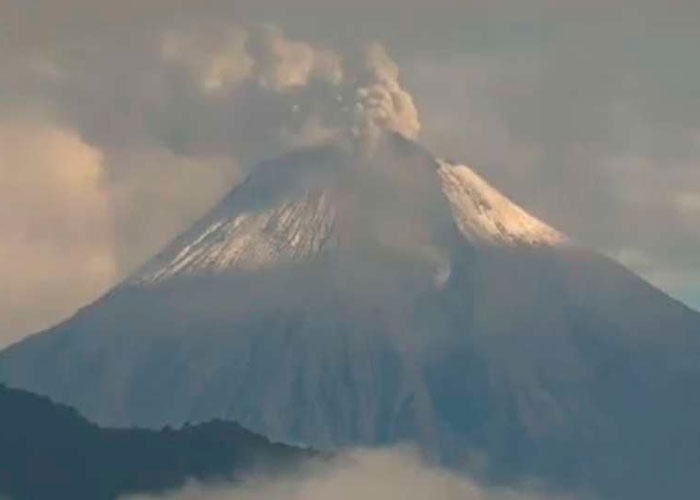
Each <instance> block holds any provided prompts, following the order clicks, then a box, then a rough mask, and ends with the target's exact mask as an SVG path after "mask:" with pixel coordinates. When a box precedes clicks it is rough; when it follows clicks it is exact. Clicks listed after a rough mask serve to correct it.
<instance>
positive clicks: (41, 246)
mask: <svg viewBox="0 0 700 500" xmlns="http://www.w3.org/2000/svg"><path fill="white" fill-rule="evenodd" d="M0 158H1V160H0V199H1V200H2V205H1V206H2V209H1V210H0V241H2V244H0V283H2V287H3V290H4V293H2V294H0V319H1V320H0V321H1V323H0V329H1V330H0V346H2V345H5V344H7V343H8V342H11V341H13V340H17V339H18V338H19V337H20V336H21V335H22V334H26V333H29V332H31V331H33V330H36V329H39V328H42V327H46V326H49V325H48V323H50V322H51V321H53V320H55V319H56V318H59V317H62V316H65V315H68V314H70V313H72V312H73V311H74V310H75V309H76V308H77V307H79V306H81V305H83V304H84V303H85V302H87V301H89V300H91V299H94V298H95V297H96V296H97V295H98V294H99V293H100V292H101V291H103V290H104V289H105V288H106V287H107V286H108V285H110V284H111V283H112V281H113V279H114V277H115V274H116V269H115V267H116V266H115V255H114V239H113V236H114V234H113V220H112V215H113V214H112V211H111V210H110V204H109V194H108V192H107V190H106V189H105V186H104V184H103V174H104V164H103V158H102V155H101V154H100V152H99V150H96V149H95V148H93V147H91V146H89V145H87V144H85V143H84V142H83V141H81V139H80V137H79V136H78V135H77V134H76V133H75V131H72V130H70V129H64V128H61V127H58V126H55V125H49V124H46V123H44V122H37V121H36V120H34V119H26V120H18V119H15V120H12V121H3V122H0Z"/></svg>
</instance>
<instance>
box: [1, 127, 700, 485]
mask: <svg viewBox="0 0 700 500" xmlns="http://www.w3.org/2000/svg"><path fill="white" fill-rule="evenodd" d="M0 380H2V381H3V382H6V383H7V384H9V385H12V386H15V387H21V388H24V389H28V390H31V391H34V392H37V393H40V394H44V395H48V396H50V397H51V398H53V399H55V400H58V401H60V402H63V403H67V404H70V405H73V406H74V407H76V408H78V409H79V410H80V411H81V412H82V413H84V414H85V415H86V416H88V417H89V418H90V419H92V420H94V421H96V422H98V423H100V424H103V425H110V426H131V425H136V426H146V427H161V426H163V425H166V424H168V425H181V424H184V423H185V422H201V421H206V420H209V419H212V418H227V419H232V420H235V421H237V422H240V423H241V424H242V425H244V426H245V427H247V428H250V429H251V430H254V431H256V432H258V433H261V434H263V435H265V436H267V437H268V438H270V439H273V440H277V441H284V442H288V443H304V444H305V445H309V446H312V447H314V448H317V449H321V450H326V449H337V448H339V447H344V446H382V445H391V444H394V443H402V442H413V443H416V444H417V446H418V447H419V448H420V449H421V450H422V451H423V452H424V453H425V454H426V455H427V456H428V457H431V458H432V459H434V460H437V461H440V462H442V463H444V464H447V465H449V466H451V467H454V468H468V469H470V470H471V471H472V472H473V471H474V470H475V469H478V471H479V473H480V474H483V476H484V478H486V480H493V481H496V482H499V481H500V482H504V481H510V480H516V479H522V478H530V477H536V478H540V479H542V480H543V481H545V482H547V483H548V484H551V485H553V486H554V487H561V488H564V489H566V490H568V491H573V490H575V491H583V492H593V493H595V494H602V495H604V498H630V499H632V498H634V499H639V498H655V499H656V498H663V497H667V496H668V495H669V494H670V495H671V496H672V497H673V498H696V497H697V492H698V491H700V479H699V478H698V476H697V471H698V470H700V315H698V314H697V313H696V312H694V311H692V310H690V309H688V308H687V307H685V306H684V305H682V304H681V303H679V302H677V301H675V300H673V299H671V298H670V297H668V296H666V295H665V294H664V293H662V292H660V291H659V290H657V289H655V288H653V287H652V286H651V285H649V284H648V283H646V282H645V281H643V280H642V279H641V278H639V277H637V276H636V275H634V274H633V273H631V272H629V271H628V270H626V269H625V268H624V267H622V266H621V265H619V264H617V263H615V262H613V261H611V260H609V259H607V258H605V257H604V256H602V255H599V254H597V253H595V252H592V251H589V250H586V249H584V248H582V247H581V246H579V245H578V244H576V243H575V242H573V241H571V240H570V239H569V238H567V237H566V236H565V235H563V234H562V233H561V232H559V231H557V230H556V229H554V228H552V227H550V226H548V225H547V224H545V223H543V222H542V221H540V220H538V219H537V218H535V217H533V216H531V215H530V214H528V213H527V212H526V211H524V210H523V209H522V208H520V207H518V206H517V205H516V204H515V203H513V202H511V201H510V200H508V199H507V198H506V197H505V196H504V195H502V194H500V193H499V192H498V191H496V190H495V189H494V188H492V187H491V186H490V185H489V184H488V183H487V182H486V181H484V180H483V179H482V178H481V177H480V176H479V175H478V174H477V173H475V172H474V171H473V170H472V169H470V168H469V167H467V166H464V165H460V164H457V163H453V162H450V161H446V160H442V159H438V158H435V157H434V156H433V155H432V154H430V153H429V152H428V151H427V150H425V149H424V148H423V147H421V146H420V145H418V144H417V143H415V142H413V141H411V140H408V139H406V138H404V137H402V136H400V135H398V134H394V133H388V132H387V133H383V134H382V136H381V138H380V139H379V140H378V141H377V143H376V144H374V146H373V148H372V150H371V151H367V150H365V149H363V148H358V147H357V145H356V144H354V143H353V142H352V141H350V140H338V141H333V142H330V143H327V144H324V145H321V146H315V147H309V148H307V149H303V150H299V151H296V152H293V153H291V154H289V155H286V156H284V157H282V158H279V159H276V160H273V161H268V162H264V163H262V164H260V165H259V166H258V167H256V168H255V169H254V170H253V171H252V173H251V174H250V175H249V177H248V178H247V179H246V180H245V181H244V182H242V183H241V184H240V185H238V186H237V187H236V188H235V189H234V190H233V191H232V192H231V193H230V194H229V195H228V196H226V197H225V198H224V199H223V200H222V201H221V202H220V203H219V205H218V206H216V207H215V208H214V210H212V211H211V212H210V213H209V214H207V215H206V216H205V217H203V218H202V219H201V220H200V221H199V222H197V223H195V224H194V225H193V227H191V228H190V229H189V230H187V231H186V232H185V233H184V234H182V235H180V236H179V237H178V238H176V239H175V240H174V241H173V242H172V243H170V244H169V245H168V246H167V247H166V248H165V249H164V250H163V251H162V252H160V253H159V254H158V255H156V256H155V257H153V258H152V259H151V260H150V261H148V262H147V263H146V264H145V265H144V266H143V267H142V268H141V269H139V270H138V271H136V272H135V273H134V274H133V275H131V276H130V277H128V278H127V279H126V280H125V281H124V282H123V283H121V284H119V285H118V286H117V287H115V288H114V289H113V290H111V291H110V292H109V293H107V294H106V295H105V296H103V297H102V298H100V299H99V300H97V301H96V302H95V303H93V304H91V305H89V306H87V307H85V308H84V309H82V310H81V311H79V312H78V313H77V314H76V315H75V316H74V317H72V318H70V319H69V320H67V321H65V322H63V323H61V324H59V325H57V326H55V327H53V328H51V329H49V330H47V331H45V332H42V333H39V334H36V335H34V336H31V337H29V338H27V339H25V340H23V341H22V342H20V343H18V344H16V345H14V346H12V347H10V348H8V349H7V350H5V351H4V352H2V353H1V354H0ZM475 464H478V465H475Z"/></svg>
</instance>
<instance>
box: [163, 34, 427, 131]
mask: <svg viewBox="0 0 700 500" xmlns="http://www.w3.org/2000/svg"><path fill="white" fill-rule="evenodd" d="M215 33H216V32H215ZM163 56H164V57H165V59H166V60H168V61H171V62H176V63H177V62H180V63H183V64H185V65H186V66H188V67H189V69H190V70H192V71H193V72H194V73H195V74H196V75H197V78H198V81H199V86H200V88H201V89H202V90H203V91H204V92H205V93H208V94H211V95H216V94H219V95H225V94H227V93H229V92H231V93H235V92H236V89H238V90H239V91H240V89H242V88H245V89H247V91H248V94H247V97H249V98H250V95H251V94H258V95H257V97H258V98H265V99H266V100H268V101H272V100H275V101H276V102H277V103H278V104H282V103H283V104H284V105H285V106H286V107H287V108H288V109H289V110H290V111H291V113H290V115H289V116H287V117H286V118H287V119H286V120H282V121H284V122H286V125H287V126H286V127H285V130H284V131H283V132H282V134H281V135H282V137H286V138H288V139H291V138H292V137H293V138H294V140H291V142H292V143H293V144H294V145H298V144H299V143H303V142H314V141H318V140H319V139H325V138H327V137H328V136H330V135H333V134H336V133H347V132H351V133H352V134H353V135H354V136H356V137H372V136H374V135H375V133H376V131H378V130H383V129H384V130H392V131H395V132H399V133H401V134H403V135H404V136H406V137H409V138H416V137H417V136H418V133H419V131H420V120H419V117H418V110H417V108H416V105H415V104H414V101H413V98H412V96H411V95H410V94H409V93H408V92H407V91H406V90H405V89H404V88H403V87H402V86H401V84H400V83H399V68H398V66H397V64H396V63H395V62H394V61H393V60H392V59H391V57H390V56H389V54H388V53H387V51H386V49H385V48H384V46H383V45H381V44H379V43H376V42H375V43H370V44H368V45H366V46H365V47H363V48H361V49H360V50H355V51H354V52H353V53H348V54H346V53H338V52H336V51H333V50H330V49H326V48H319V47H314V46H312V45H311V44H309V43H306V42H301V41H295V40H291V39H289V38H288V37H287V36H286V35H285V34H284V33H283V32H282V31H281V30H279V29H278V28H276V27H274V26H267V25H265V26H257V27H253V28H241V27H234V28H231V27H227V28H225V29H221V30H219V32H218V34H214V35H212V34H211V33H208V34H205V35H203V34H202V32H201V31H198V32H196V33H194V34H192V35H189V36H184V37H183V36H182V35H181V34H177V35H173V36H171V37H169V38H166V41H165V43H164V45H163ZM251 86H252V87H253V88H256V89H257V92H254V91H252V90H251ZM261 108H262V107H261Z"/></svg>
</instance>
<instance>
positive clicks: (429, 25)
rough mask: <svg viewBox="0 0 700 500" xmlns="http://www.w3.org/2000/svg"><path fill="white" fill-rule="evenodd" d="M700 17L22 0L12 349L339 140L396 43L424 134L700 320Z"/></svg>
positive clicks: (6, 6)
mask: <svg viewBox="0 0 700 500" xmlns="http://www.w3.org/2000/svg"><path fill="white" fill-rule="evenodd" d="M699 26H700V3H698V2H697V1H688V2H685V1H680V0H670V1H666V2H661V1H653V2H652V1H649V0H620V1H605V2H603V1H598V0H585V1H584V0H578V1H568V2H567V1H554V0H549V1H547V0H518V1H515V0H513V1H494V0H490V1H486V0H479V1H472V2H470V1H467V0H460V1H448V0H432V1H430V2H427V1H425V2H424V1H417V0H373V1H364V0H354V1H352V2H351V1H348V0H324V1H321V0H308V1H301V2H294V1H290V0H276V1H274V0H256V1H253V0H249V1H235V0H226V1H224V0H200V1H197V2H194V1H185V0H154V1H148V0H141V1H136V0H125V1H121V2H113V1H110V2H108V1H101V0H92V1H87V0H32V1H28V0H0V68H1V69H0V283H2V294H0V345H2V344H6V343H7V342H10V341H12V340H16V339H18V338H20V336H22V335H24V334H26V333H29V332H31V331H33V330H36V329H38V328H42V327H44V326H47V325H49V324H51V323H52V322H55V321H56V320H58V319H60V318H61V317H63V316H65V315H67V314H70V313H71V312H72V311H74V310H75V309H76V308H77V307H79V306H81V305H83V304H85V303H86V302H88V301H90V300H92V299H94V298H96V297H97V296H98V295H99V294H100V293H101V292H102V291H104V290H105V289H106V288H107V287H109V286H110V285H111V284H114V283H115V282H116V281H118V280H119V279H120V278H122V277H123V276H124V275H125V274H126V273H128V272H129V271H130V270H132V269H133V268H134V267H135V266H136V265H138V264H139V263H141V262H142V261H144V260H145V259H146V258H147V257H148V256H149V255H151V254H152V253H153V252H155V251H156V250H158V248H159V247H160V246H161V245H162V244H163V243H164V242H166V241H167V240H168V239H170V238H171V237H172V236H173V235H174V234H175V233H177V232H178V231H180V230H181V229H183V228H184V227H185V226H186V225H187V224H189V223H190V222H191V221H192V220H193V219H195V218H197V217H198V216H199V215H201V214H202V213H203V212H205V211H206V210H207V208H208V207H210V206H211V205H212V204H213V203H215V202H216V200H217V199H218V197H220V196H221V195H222V194H223V193H224V192H226V191H227V190H229V189H230V187H231V186H233V185H234V184H235V183H236V182H238V181H239V180H240V179H241V177H242V176H243V175H245V172H246V171H247V170H248V169H249V168H250V167H251V166H252V165H253V164H254V163H255V162H256V161H258V160H260V159H262V158H267V157H270V156H274V155H276V154H278V153H280V152H283V151H285V150H288V149H292V148H294V147H296V146H297V145H298V144H300V143H303V142H305V141H309V140H312V139H318V138H321V137H323V134H324V131H325V129H326V128H327V124H328V121H329V120H331V121H332V120H333V119H336V118H337V117H334V116H333V115H332V113H330V112H329V111H328V109H327V107H326V104H325V101H324V99H326V98H327V97H328V95H327V87H328V85H330V84H334V85H335V84H337V83H338V79H339V78H341V77H340V76H338V75H339V74H338V61H352V57H353V54H355V53H356V52H357V51H358V50H360V49H361V48H363V47H365V46H368V45H369V44H372V43H378V44H380V46H381V47H383V48H384V49H386V54H384V53H383V52H382V51H381V50H378V51H377V54H378V56H377V60H378V63H377V65H378V66H381V68H382V69H381V71H387V72H388V73H387V74H389V75H390V77H391V79H394V78H396V72H397V71H398V77H397V78H398V79H397V83H396V84H395V85H394V84H392V86H390V88H389V91H390V92H393V93H395V94H394V95H396V96H399V97H401V98H404V99H406V102H410V101H412V102H413V104H414V105H415V108H416V109H417V116H415V115H414V114H413V111H414V110H413V108H412V107H411V106H407V107H404V111H406V110H408V111H407V113H406V114H405V115H404V116H402V117H401V118H402V120H403V119H405V123H408V124H409V125H408V127H409V128H408V129H407V130H409V131H410V133H412V134H413V133H416V134H418V138H419V140H420V141H422V142H423V143H424V144H426V145H427V146H429V147H430V148H431V149H432V150H433V151H434V152H436V153H437V154H438V155H440V156H447V157H449V158H450V159H454V160H460V161H462V162H466V163H468V164H470V165H471V166H473V168H475V170H477V171H478V172H479V173H481V174H482V175H483V176H484V177H486V178H487V179H488V180H489V181H491V183H492V184H494V185H495V186H496V187H497V188H499V189H501V190H502V191H503V192H505V193H506V194H507V195H509V196H511V197H512V198H513V199H515V200H516V201H518V202H519V203H521V204H522V205H523V206H524V207H526V208H527V209H528V210H530V211H531V212H533V213H535V214H536V215H538V216H539V217H541V218H543V219H544V220H546V221H547V222H549V223H550V224H552V225H554V226H555V227H557V228H558V229H560V230H562V231H564V232H566V233H567V234H569V235H570V236H572V237H573V238H574V239H575V240H577V241H579V242H580V243H583V244H585V245H588V246H591V247H593V248H596V249H598V250H600V251H602V252H605V253H606V254H607V255H609V256H611V257H614V258H616V259H618V260H620V261H621V262H623V263H624V264H625V265H627V266H628V267H631V268H632V269H634V270H635V271H637V272H639V273H641V274H642V275H643V276H645V277H646V278H647V279H649V280H651V281H652V282H653V283H655V284H656V285H658V286H660V287H661V288H663V289H664V290H666V291H668V292H669V293H671V294H673V295H675V296H677V297H680V298H681V299H683V300H685V301H686V302H687V303H689V304H691V305H693V306H694V307H699V308H700V225H699V222H700V29H699ZM378 46H379V45H378ZM389 57H390V58H391V59H389ZM394 63H395V64H394ZM353 74H357V72H355V73H353ZM343 78H348V77H347V76H344V77H343ZM409 100H410V101H409ZM418 128H420V132H417V130H418Z"/></svg>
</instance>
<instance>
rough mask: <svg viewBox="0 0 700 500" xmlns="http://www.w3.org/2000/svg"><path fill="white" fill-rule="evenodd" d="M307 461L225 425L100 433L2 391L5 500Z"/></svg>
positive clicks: (57, 409)
mask: <svg viewBox="0 0 700 500" xmlns="http://www.w3.org/2000/svg"><path fill="white" fill-rule="evenodd" d="M310 455H311V452H308V451H305V450H301V449H297V448H293V447H289V446H285V445H281V444H274V443H271V442H269V441H268V440H266V439H265V438H262V437H260V436H257V435H255V434H253V433H251V432H248V431H246V430H245V429H243V428H242V427H240V426H238V425H236V424H233V423H228V422H223V421H215V422H210V423H207V424H201V425H196V426H187V427H184V428H183V429H180V430H172V429H168V428H166V429H164V430H161V431H152V430H131V429H103V428H100V427H97V426H96V425H93V424H91V423H90V422H88V421H87V420H85V419H84V418H83V417H81V416H80V415H79V414H78V413H77V412H76V411H74V410H73V409H71V408H69V407H67V406H63V405H57V404H54V403H52V402H51V401H50V400H49V399H47V398H44V397H39V396H36V395H34V394H31V393H28V392H24V391H19V390H13V389H8V388H6V387H5V386H2V385H0V498H3V497H4V496H8V497H9V498H11V499H13V500H25V499H26V500H44V499H47V500H82V499H84V500H101V499H105V500H108V499H114V498H117V497H119V496H121V495H124V494H128V493H137V492H138V493H156V492H160V491H163V490H166V489H171V488H176V487H178V486H180V485H182V484H183V483H184V481H185V480H186V479H189V478H192V479H199V480H216V479H231V478H235V476H236V475H238V474H240V473H244V472H249V471H251V470H252V469H256V470H257V469H258V468H261V469H264V470H265V471H271V472H281V471H282V470H288V469H290V468H291V467H292V466H293V465H294V464H296V463H298V462H299V461H300V460H301V459H302V458H305V457H309V456H310Z"/></svg>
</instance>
